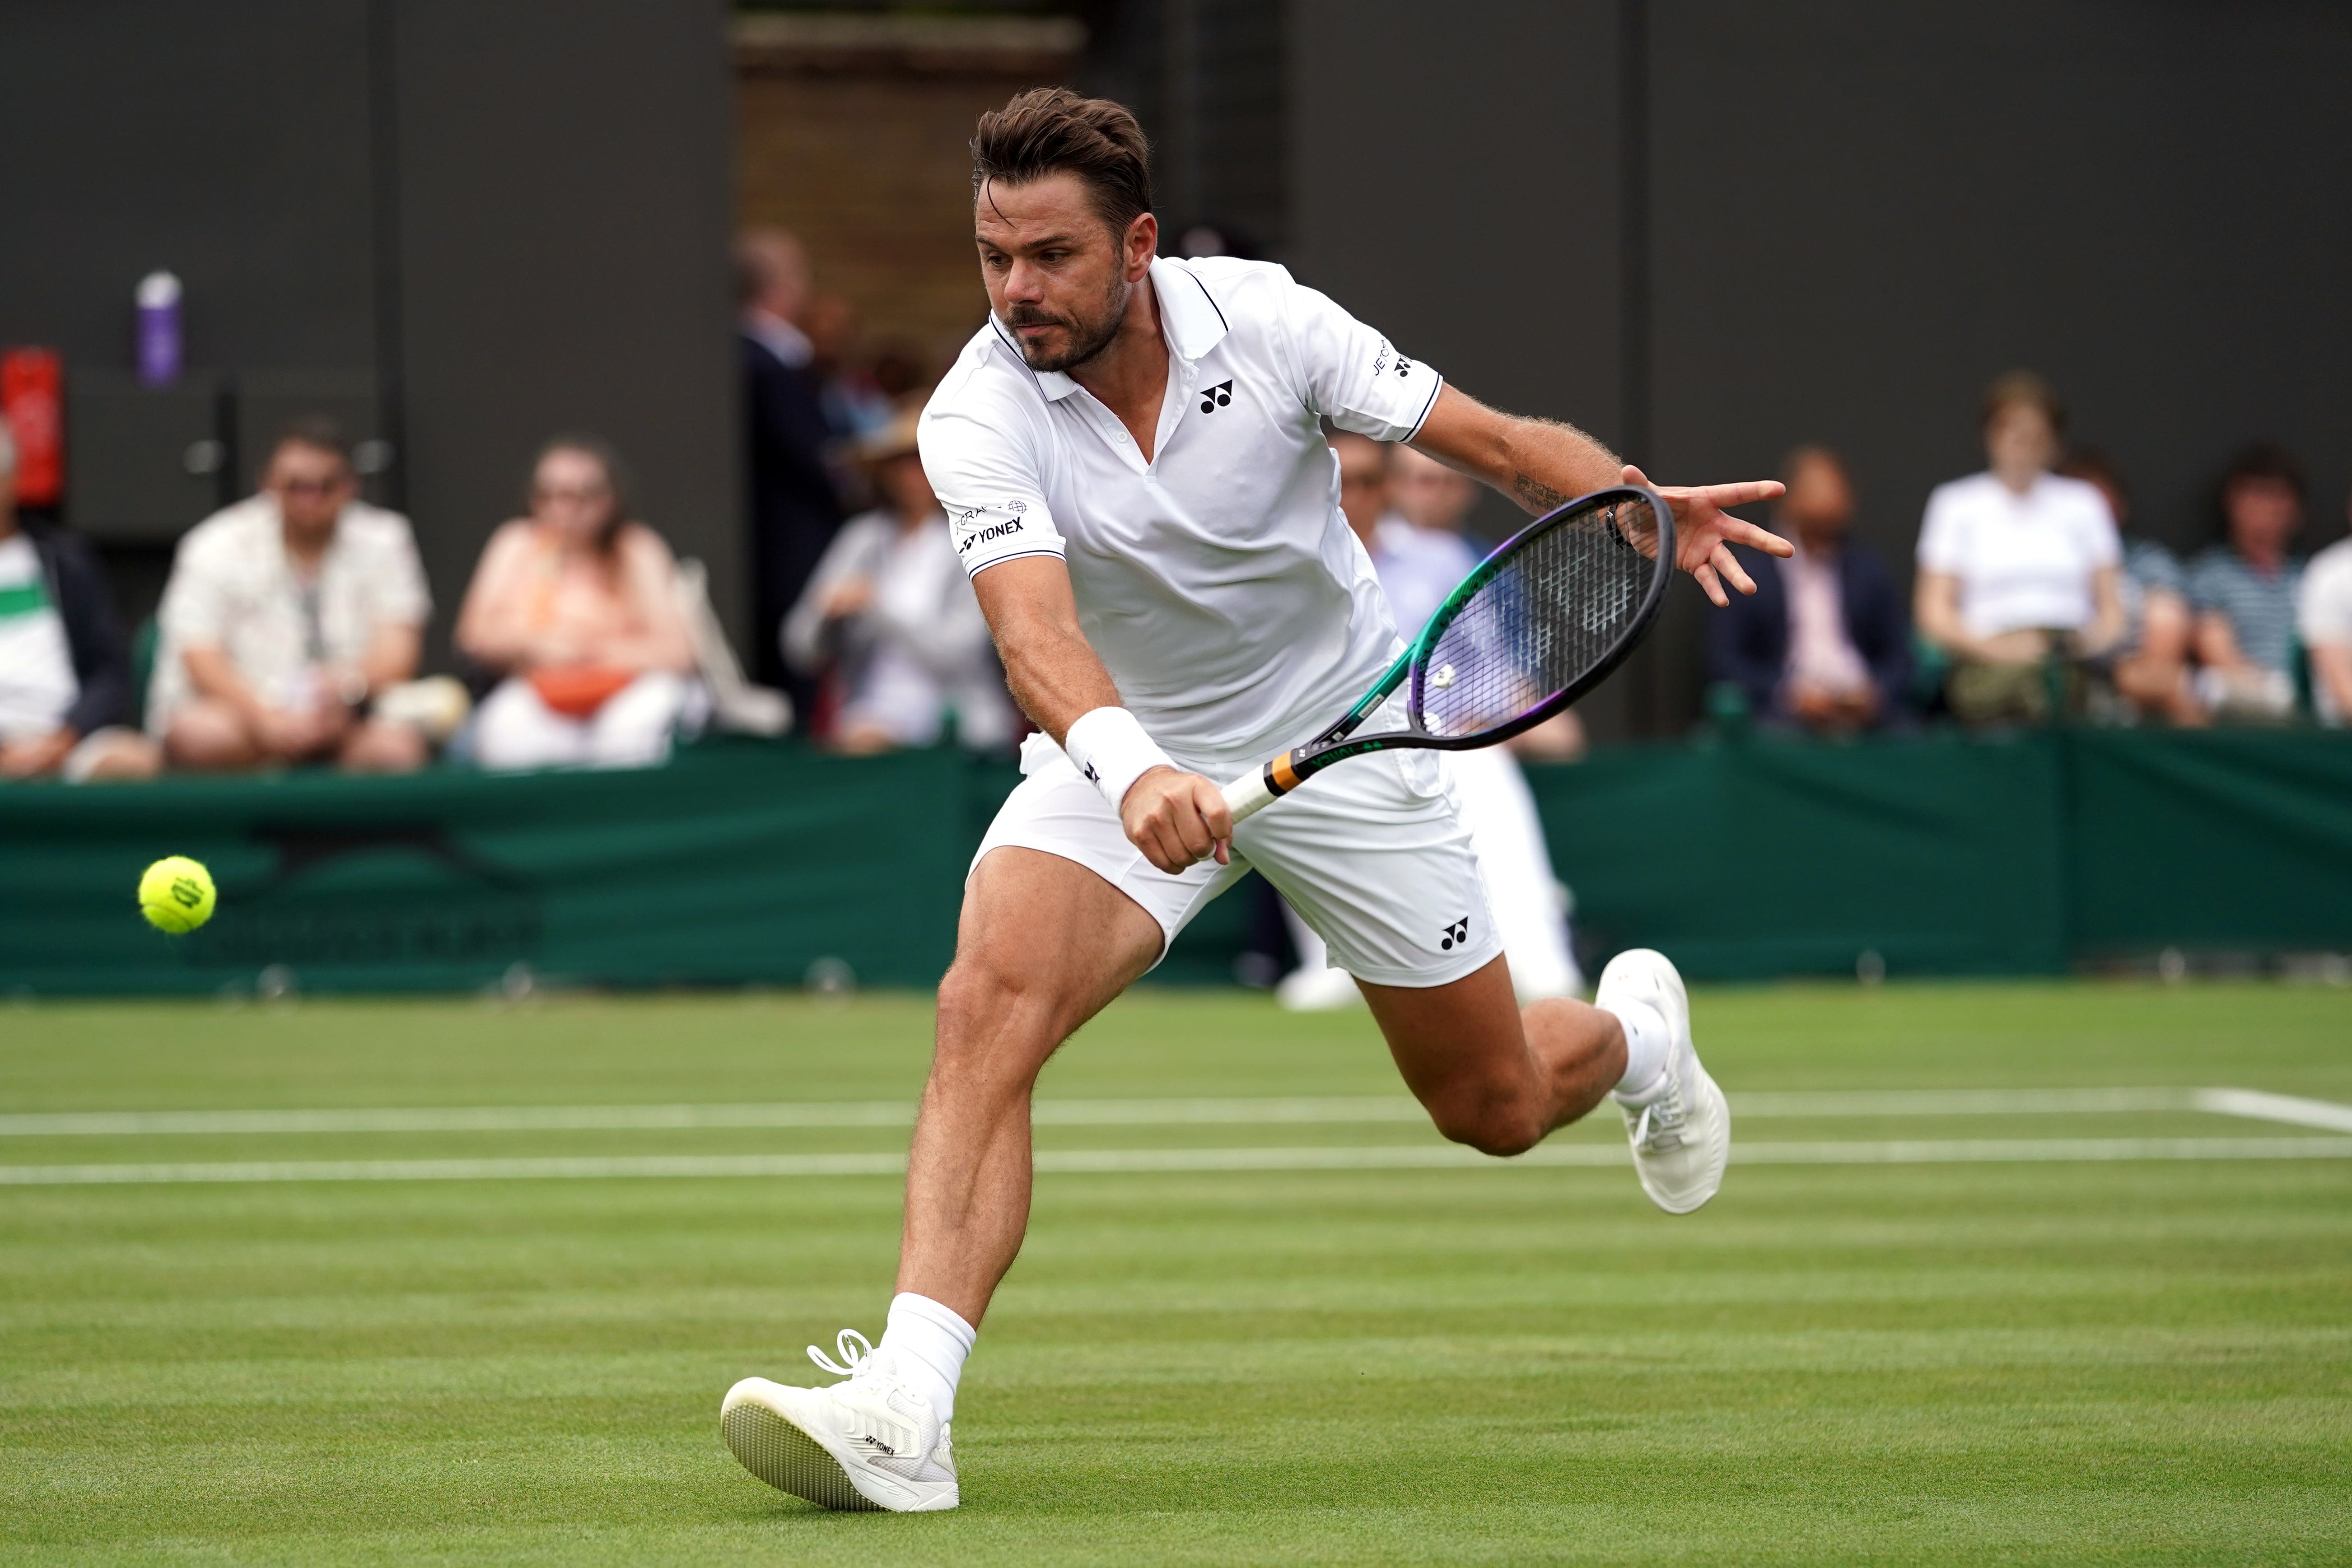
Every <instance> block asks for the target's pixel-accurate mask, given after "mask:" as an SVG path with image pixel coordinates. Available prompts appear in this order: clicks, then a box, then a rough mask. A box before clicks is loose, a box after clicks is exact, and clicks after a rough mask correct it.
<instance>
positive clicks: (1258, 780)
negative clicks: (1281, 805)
mask: <svg viewBox="0 0 2352 1568" xmlns="http://www.w3.org/2000/svg"><path fill="white" fill-rule="evenodd" d="M1224 795H1225V809H1226V810H1227V811H1230V812H1232V813H1233V814H1234V821H1235V822H1240V821H1243V820H1244V819H1245V818H1248V817H1252V816H1256V815H1257V814H1258V813H1259V812H1261V811H1263V810H1265V808H1266V807H1267V806H1269V805H1273V804H1274V803H1275V800H1276V795H1275V793H1274V791H1272V790H1270V789H1268V788H1266V787H1265V769H1264V768H1262V767H1257V768H1252V769H1251V770H1250V771H1249V772H1247V773H1244V774H1243V775H1242V776H1241V777H1239V778H1237V779H1235V780H1234V782H1233V783H1231V784H1227V785H1226V786H1225V790H1224Z"/></svg>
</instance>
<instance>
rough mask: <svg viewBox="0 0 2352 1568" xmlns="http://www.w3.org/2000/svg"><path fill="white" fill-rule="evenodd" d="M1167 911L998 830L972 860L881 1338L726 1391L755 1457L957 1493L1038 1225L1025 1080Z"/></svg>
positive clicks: (1122, 973) (761, 1462) (770, 1476)
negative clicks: (997, 1314) (990, 1362)
mask: <svg viewBox="0 0 2352 1568" xmlns="http://www.w3.org/2000/svg"><path fill="white" fill-rule="evenodd" d="M1160 941H1161V938H1160V925H1159V922H1158V921H1154V920H1153V919H1152V918H1151V916H1150V915H1149V914H1147V913H1145V912H1144V910H1143V909H1142V908H1141V907H1140V906H1139V905H1138V904H1137V903H1136V902H1135V901H1134V900H1131V899H1129V897H1128V896H1127V895H1126V894H1125V893H1122V892H1120V891H1119V890H1118V889H1116V888H1114V887H1112V886H1111V885H1110V884H1109V883H1108V882H1107V881H1105V880H1103V879H1102V878H1100V877H1098V876H1097V875H1096V874H1095V873H1094V872H1092V871H1090V870H1087V868H1085V867H1083V866H1080V865H1078V864H1077V863H1076V861H1072V860H1066V859H1064V858H1061V857H1060V856H1057V855H1048V854H1045V853H1043V852H1042V851H1039V850H1035V849H1023V848H1014V847H1003V848H998V849H994V850H992V851H990V852H989V854H988V855H987V856H985V857H984V858H982V860H981V862H980V864H979V865H978V866H977V867H975V868H973V871H972V875H971V881H970V882H969V883H968V884H967V886H966V888H965V891H964V903H963V915H962V919H961V924H960V926H959V929H958V931H957V933H956V957H955V963H954V964H953V965H952V966H951V967H950V969H949V970H948V974H947V978H946V979H945V980H943V981H941V982H940V1006H939V1031H938V1042H937V1046H936V1047H935V1050H934V1053H933V1056H932V1058H931V1076H930V1081H929V1084H927V1085H926V1086H925V1088H924V1090H923V1104H922V1110H921V1112H920V1114H919V1116H918V1118H917V1120H916V1123H915V1142H914V1150H913V1152H912V1153H911V1154H910V1155H909V1156H908V1166H907V1222H906V1231H905V1236H904V1238H903V1240H902V1242H901V1245H900V1252H899V1261H898V1298H897V1300H894V1301H892V1302H891V1305H890V1319H889V1326H888V1328H887V1331H885V1332H884V1334H883V1336H882V1342H881V1344H880V1345H878V1346H877V1345H873V1344H869V1343H868V1342H867V1341H866V1338H865V1336H864V1335H862V1334H860V1333H858V1332H856V1331H855V1330H845V1331H842V1333H841V1334H840V1336H839V1337H838V1338H837V1340H836V1341H835V1348H836V1350H837V1352H838V1353H839V1355H840V1357H841V1360H840V1361H839V1362H837V1363H836V1362H834V1361H832V1360H830V1359H827V1358H824V1356H823V1353H822V1352H818V1351H817V1350H816V1349H815V1348H814V1346H812V1347H811V1349H810V1355H811V1359H813V1360H815V1361H816V1362H817V1363H818V1365H820V1366H822V1367H824V1369H825V1370H827V1371H828V1372H832V1373H836V1374H838V1375H839V1376H841V1377H842V1378H844V1379H845V1381H843V1382H841V1383H837V1384H833V1385H832V1386H831V1387H828V1388H800V1387H789V1386H786V1385H784V1384H777V1383H773V1382H771V1381H770V1380H768V1379H767V1378H764V1377H747V1378H745V1379H743V1380H742V1381H741V1382H740V1383H738V1384H736V1385H735V1386H734V1387H733V1388H731V1389H730V1390H729V1391H728V1394H727V1397H726V1399H725V1401H724V1402H723V1403H722V1404H721V1405H720V1407H719V1421H720V1425H721V1428H722V1430H723V1431H724V1432H725V1434H726V1437H727V1443H728V1446H729V1447H731V1448H732V1449H734V1451H735V1456H736V1458H739V1459H740V1460H742V1462H743V1465H744V1467H745V1468H747V1469H749V1470H751V1473H752V1474H753V1475H756V1476H758V1477H759V1478H760V1479H761V1480H764V1481H766V1482H768V1483H769V1484H770V1485H771V1486H774V1487H778V1488H781V1489H783V1490H785V1491H788V1492H791V1493H793V1495H794V1496H797V1497H803V1498H806V1499H808V1500H810V1501H812V1502H814V1503H818V1504H821V1505H822V1506H824V1507H826V1508H836V1509H867V1508H882V1509H891V1510H900V1511H929V1510H938V1509H950V1508H954V1507H955V1506H956V1505H957V1503H958V1502H959V1500H960V1497H961V1494H960V1493H959V1491H958V1489H957V1485H956V1473H955V1458H954V1455H953V1452H952V1450H951V1446H950V1420H951V1418H952V1416H953V1414H954V1406H955V1387H956V1381H957V1378H958V1377H959V1376H960V1374H961V1372H962V1368H963V1358H964V1356H965V1354H966V1353H967V1352H969V1351H970V1350H971V1344H972V1339H973V1336H974V1334H975V1333H976V1332H977V1330H978V1325H979V1323H980V1320H981V1316H982V1313H984V1312H986V1311H987V1310H988V1301H989V1298H990V1297H991V1296H992V1295H993V1294H994V1293H995V1290H996V1285H997V1281H999V1280H1000V1279H1003V1277H1004V1271H1005V1270H1006V1269H1008V1268H1012V1267H1013V1258H1014V1256H1015V1255H1016V1254H1017V1253H1019V1252H1020V1250H1021V1237H1022V1234H1023V1232H1024V1231H1025V1230H1026V1229H1027V1228H1028V1225H1029V1188H1030V1173H1031V1172H1030V1156H1029V1094H1030V1090H1031V1089H1033V1088H1034V1086H1035V1084H1036V1081H1037V1074H1038V1072H1039V1071H1040V1070H1041V1069H1042V1068H1044V1067H1045V1062H1046V1059H1047V1058H1050V1057H1051V1056H1052V1055H1053V1054H1054V1052H1055V1048H1056V1047H1059V1046H1060V1045H1061V1043H1062V1042H1063V1041H1064V1040H1066V1039H1067V1038H1068V1037H1070V1035H1071V1034H1073V1033H1074V1032H1076V1029H1077V1027H1078V1026H1079V1025H1081V1024H1083V1023H1085V1022H1086V1021H1087V1019H1088V1018H1091V1017H1092V1016H1094V1015H1095V1014H1096V1013H1097V1012H1099V1011H1101V1009H1102V1008H1103V1007H1104V1006H1105V1005H1107V1004H1108V1003H1109V1002H1110V1000H1111V999H1112V998H1113V997H1115V996H1117V995H1118V994H1119V993H1120V992H1121V991H1124V990H1125V989H1127V987H1128V985H1129V984H1131V983H1132V982H1133V981H1134V980H1135V978H1136V977H1137V976H1138V975H1139V974H1141V973H1143V972H1144V971H1145V970H1147V969H1149V968H1150V967H1151V963H1152V961H1153V960H1154V959H1155V958H1157V957H1158V956H1159V955H1160Z"/></svg>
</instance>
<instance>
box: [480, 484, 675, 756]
mask: <svg viewBox="0 0 2352 1568" xmlns="http://www.w3.org/2000/svg"><path fill="white" fill-rule="evenodd" d="M457 647H458V648H459V649H460V650H461V651H463V652H464V653H465V654H466V656H467V658H471V659H473V660H474V661H475V662H476V663H478V664H480V665H483V666H485V667H487V668H491V669H494V670H498V671H499V672H500V673H502V674H504V675H505V676H506V679H505V680H504V681H502V682H500V683H499V688H498V689H497V690H495V691H493V692H492V693H491V694H490V695H489V697H488V700H485V701H484V702H483V704H482V708H481V712H480V713H479V715H478V718H477V719H476V721H475V733H474V755H475V758H476V760H477V761H478V762H479V763H481V764H482V766H484V767H486V768H490V769H494V770H499V771H507V770H513V769H521V768H544V767H555V766H562V765H572V766H588V767H608V768H629V767H649V766H652V765H653V764H655V763H661V762H664V761H666V760H667V758H668V756H669V748H670V738H671V735H672V733H673V732H674V731H676V730H677V728H678V726H679V723H680V721H681V719H683V718H685V717H687V716H688V714H689V713H690V712H691V711H692V710H694V709H696V708H698V707H699V706H701V704H702V701H703V693H702V689H701V687H700V685H699V683H698V682H697V681H696V680H695V679H693V671H694V645H693V642H692V640H691V638H690V637H689V636H688V630H687V623H686V615H685V611H684V610H683V609H682V608H681V607H680V605H679V603H678V592H677V562H676V560H674V559H673V558H672V557H671V555H670V552H669V546H668V545H667V544H665V543H663V542H662V537H661V535H660V534H658V533H656V532H655V531H653V530H652V529H650V528H647V527H646V525H645V524H644V523H642V522H637V521H634V520H633V519H631V517H630V516H629V502H628V497H627V495H626V493H625V489H624V488H623V485H622V483H621V477H620V475H619V473H618V472H617V464H616V463H615V461H614V458H613V455H612V453H611V452H609V451H608V450H606V448H605V447H604V446H603V444H602V443H600V442H596V441H593V440H589V439H586V438H584V437H564V438H562V439H560V440H556V441H551V442H550V443H549V444H548V445H547V447H546V448H545V449H544V450H542V451H541V453H540V458H539V462H538V463H537V464H536V465H535V466H534V467H533V468H532V471H531V489H530V516H529V517H525V518H518V519H516V520H515V521H512V522H509V523H507V524H506V525H504V526H503V527H501V528H500V529H499V531H497V532H496V533H494V534H492V535H491V536H490V542H489V543H488V545H487V546H485V547H484V549H483V551H482V560H481V564H479V565H478V566H477V567H475V568H474V582H473V585H472V586H471V587H469V588H468V589H467V591H466V607H465V609H464V611H463V612H462V613H461V614H460V615H459V616H458V617H457Z"/></svg>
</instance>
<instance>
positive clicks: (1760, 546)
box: [1624, 463, 1797, 605]
mask: <svg viewBox="0 0 2352 1568" xmlns="http://www.w3.org/2000/svg"><path fill="white" fill-rule="evenodd" d="M1624 482H1625V483H1627V484H1629V485H1648V484H1649V483H1650V481H1649V480H1648V479H1644V478H1643V475H1642V470H1641V469H1639V468H1635V467H1633V464H1631V463H1628V464H1626V465H1625V479H1624ZM1650 488H1651V489H1654V490H1656V491H1657V492H1658V496H1659V499H1660V500H1664V502H1665V503H1666V504H1667V505H1668V506H1670V507H1672V508H1674V511H1675V565H1677V566H1679V567H1681V568H1682V569H1683V570H1684V571H1685V572H1687V573H1689V574H1691V580H1692V581H1693V582H1695V583H1696V584H1698V585H1699V587H1700V588H1701V589H1702V590H1703V591H1704V592H1705V593H1706V596H1707V597H1708V598H1710V599H1712V600H1714V601H1715V603H1716V604H1717V605H1728V604H1729V603H1731V600H1730V598H1729V596H1728V595H1726V594H1725V593H1724V591H1723V585H1724V584H1726V583H1728V584H1731V585H1732V586H1733V587H1734V588H1737V589H1738V590H1739V591H1740V592H1741V593H1743V594H1752V593H1754V592H1756V581H1755V579H1754V578H1752V577H1750V576H1748V574H1747V573H1746V572H1744V571H1742V570H1740V566H1739V562H1738V557H1736V556H1734V555H1733V554H1732V553H1731V547H1732V546H1733V545H1735V544H1745V545H1748V546H1749V547H1750V548H1752V549H1756V550H1760V551H1762V552H1764V553H1765V554H1767V555H1792V554H1794V553H1796V548H1797V547H1796V546H1795V545H1793V544H1790V542H1788V541H1787V540H1785V539H1783V538H1781V537H1780V535H1779V534H1777V533H1767V532H1766V531H1764V530H1762V529H1760V528H1759V527H1757V526H1756V525H1755V524H1754V523H1752V522H1749V521H1746V520H1744V519H1741V518H1737V517H1734V516H1732V515H1731V514H1730V513H1729V512H1727V511H1726V510H1723V509H1724V508H1725V507H1727V506H1746V505H1748V503H1749V502H1751V501H1759V500H1772V499H1773V498H1774V497H1776V496H1778V495H1780V493H1781V492H1782V491H1783V490H1785V489H1787V488H1788V487H1787V486H1785V485H1783V484H1782V483H1781V482H1780V480H1778V479H1749V480H1748V481H1746V482H1745V483H1742V484H1736V485H1687V486H1683V485H1651V486H1650Z"/></svg>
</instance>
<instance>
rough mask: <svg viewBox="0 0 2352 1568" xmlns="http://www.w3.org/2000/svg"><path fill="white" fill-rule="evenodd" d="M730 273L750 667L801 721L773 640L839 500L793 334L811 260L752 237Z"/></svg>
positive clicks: (775, 236)
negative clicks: (752, 610)
mask: <svg viewBox="0 0 2352 1568" xmlns="http://www.w3.org/2000/svg"><path fill="white" fill-rule="evenodd" d="M735 264H736V277H737V285H738V288H739V289H740V297H741V300H742V311H743V314H742V321H741V337H742V341H741V343H740V353H741V355H742V363H743V426H744V429H743V434H744V446H745V447H746V454H747V456H748V457H749V458H750V460H751V561H752V568H753V571H754V572H755V574H757V582H756V594H755V603H756V614H757V625H756V628H755V630H754V633H753V639H754V647H753V664H754V667H755V668H756V669H757V670H758V672H759V679H760V680H761V683H762V684H763V685H769V686H777V687H782V689H785V690H786V691H788V692H790V693H791V694H792V699H793V710H794V711H795V712H797V713H799V714H801V715H803V720H805V717H806V715H808V714H809V713H810V712H811V711H812V710H813V702H814V697H815V695H816V694H815V690H814V687H813V685H812V684H811V683H810V682H809V681H808V680H807V679H804V678H803V677H801V676H798V675H796V674H794V673H793V671H791V670H790V669H788V668H786V667H785V664H784V658H783V649H782V646H781V644H780V642H779V641H778V638H779V637H780V635H781V633H782V628H783V624H784V616H786V615H788V614H790V613H791V611H792V607H793V605H794V604H795V603H796V602H798V600H799V598H800V596H801V590H802V589H803V587H805V586H806V585H807V584H808V580H809V574H811V573H812V572H814V571H815V570H816V563H817V558H818V557H819V556H821V555H823V554H824V547H825V546H826V545H827V544H830V543H831V542H833V536H834V533H835V531H837V530H838V529H839V528H840V527H841V500H840V498H839V496H838V495H837V494H836V493H835V490H834V485H833V478H832V475H831V473H830V472H829V470H828V469H827V468H826V467H825V458H826V449H827V447H828V446H829V445H830V444H831V443H832V442H833V440H834V439H835V437H836V436H837V435H838V434H839V433H838V432H836V431H835V430H834V429H833V428H832V427H831V426H830V425H829V424H828V423H827V422H826V420H825V416H824V400H823V395H822V393H823V389H822V388H821V387H820V386H819V384H818V383H817V377H816V374H815V372H814V370H813V369H812V368H811V366H810V363H809V362H810V358H811V354H810V350H809V341H808V338H807V337H806V336H805V335H804V334H803V332H802V331H801V329H800V327H799V325H798V318H799V316H800V313H801V311H802V310H803V308H804V307H805V306H806V304H807V302H808V295H809V265H808V253H807V252H806V251H805V250H803V248H802V247H801V243H800V241H799V240H798V239H796V238H794V237H793V236H792V235H790V234H788V233H786V232H785V231H784V230H782V229H754V230H752V231H751V232H750V233H748V234H746V235H744V236H743V237H742V238H741V240H740V241H739V242H738V243H737V246H736V250H735Z"/></svg>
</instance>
